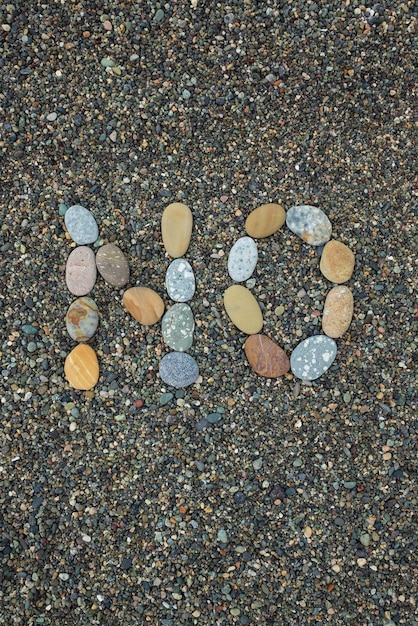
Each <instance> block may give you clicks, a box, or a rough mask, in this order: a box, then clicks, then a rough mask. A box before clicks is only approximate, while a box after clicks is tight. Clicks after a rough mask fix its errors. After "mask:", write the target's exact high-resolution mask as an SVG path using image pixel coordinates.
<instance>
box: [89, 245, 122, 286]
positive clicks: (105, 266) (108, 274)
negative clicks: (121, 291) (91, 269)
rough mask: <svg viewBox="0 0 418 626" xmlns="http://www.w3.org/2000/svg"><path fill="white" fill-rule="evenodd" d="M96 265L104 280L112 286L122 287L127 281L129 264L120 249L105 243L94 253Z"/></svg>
mask: <svg viewBox="0 0 418 626" xmlns="http://www.w3.org/2000/svg"><path fill="white" fill-rule="evenodd" d="M96 265H97V269H98V270H99V273H100V275H101V276H102V277H103V278H104V280H105V281H106V282H107V283H109V285H113V286H114V287H123V285H126V283H127V282H128V281H129V265H128V261H127V260H126V257H125V255H124V254H123V252H122V250H121V249H120V248H118V246H116V245H115V244H114V243H107V244H106V245H104V246H102V247H101V248H99V249H98V251H97V253H96Z"/></svg>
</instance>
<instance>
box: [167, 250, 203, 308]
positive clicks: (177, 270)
mask: <svg viewBox="0 0 418 626" xmlns="http://www.w3.org/2000/svg"><path fill="white" fill-rule="evenodd" d="M165 286H166V289H167V293H168V295H169V296H170V298H171V299H172V300H174V301H175V302H187V300H191V299H192V298H193V295H194V292H195V288H196V283H195V278H194V273H193V268H192V266H191V265H190V263H189V262H188V261H186V259H175V260H174V261H173V262H172V263H170V265H169V266H168V269H167V272H166V275H165Z"/></svg>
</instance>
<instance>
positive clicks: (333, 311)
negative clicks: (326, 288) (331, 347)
mask: <svg viewBox="0 0 418 626" xmlns="http://www.w3.org/2000/svg"><path fill="white" fill-rule="evenodd" d="M353 310H354V298H353V294H352V292H351V291H350V289H349V288H348V287H344V286H341V287H333V288H332V289H331V291H330V292H329V293H328V295H327V297H326V299H325V304H324V310H323V313H322V330H323V332H324V333H325V334H326V335H328V337H333V338H334V339H336V338H337V337H341V336H342V335H343V334H344V333H345V332H346V331H347V330H348V328H349V326H350V324H351V320H352V317H353Z"/></svg>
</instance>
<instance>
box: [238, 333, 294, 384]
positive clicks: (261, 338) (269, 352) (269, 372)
mask: <svg viewBox="0 0 418 626" xmlns="http://www.w3.org/2000/svg"><path fill="white" fill-rule="evenodd" d="M244 350H245V356H246V357H247V360H248V363H249V364H250V365H251V367H252V368H253V370H254V371H255V373H256V374H258V375H259V376H265V377H266V378H278V377H279V376H283V374H286V372H288V371H289V369H290V361H289V357H288V356H287V354H286V352H285V351H284V350H283V349H282V348H280V347H279V346H278V345H277V344H276V343H274V341H272V340H271V339H270V338H269V337H266V335H251V336H250V337H248V339H247V341H246V342H245V344H244Z"/></svg>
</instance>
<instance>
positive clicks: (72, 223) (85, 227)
mask: <svg viewBox="0 0 418 626" xmlns="http://www.w3.org/2000/svg"><path fill="white" fill-rule="evenodd" d="M64 221H65V227H66V229H67V230H68V232H69V234H70V237H71V239H72V240H73V241H75V243H76V244H78V245H79V246H84V245H85V244H86V243H94V242H95V241H96V239H97V238H98V236H99V229H98V226H97V222H96V220H95V219H94V216H93V214H92V213H90V211H89V210H88V209H86V208H84V207H83V206H81V205H80V204H74V205H73V206H70V208H69V209H67V211H66V212H65V215H64Z"/></svg>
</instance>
